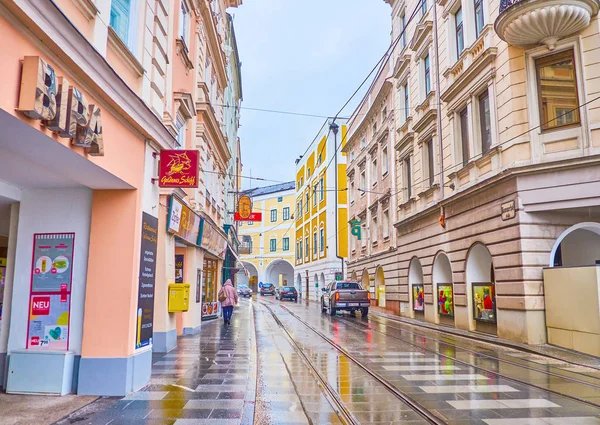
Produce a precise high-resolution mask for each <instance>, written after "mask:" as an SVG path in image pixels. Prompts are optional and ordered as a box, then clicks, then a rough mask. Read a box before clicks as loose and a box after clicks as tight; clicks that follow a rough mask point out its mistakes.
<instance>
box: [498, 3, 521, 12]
mask: <svg viewBox="0 0 600 425" xmlns="http://www.w3.org/2000/svg"><path fill="white" fill-rule="evenodd" d="M522 1H523V0H500V13H502V12H504V11H505V10H506V9H508V8H509V7H511V6H514V5H515V4H517V3H521V2H522Z"/></svg>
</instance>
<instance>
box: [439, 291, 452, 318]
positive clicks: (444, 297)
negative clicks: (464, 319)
mask: <svg viewBox="0 0 600 425" xmlns="http://www.w3.org/2000/svg"><path fill="white" fill-rule="evenodd" d="M453 298H454V293H453V290H452V284H451V283H439V284H438V314H439V315H440V316H450V317H453V316H454V303H453Z"/></svg>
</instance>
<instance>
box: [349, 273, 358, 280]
mask: <svg viewBox="0 0 600 425" xmlns="http://www.w3.org/2000/svg"><path fill="white" fill-rule="evenodd" d="M350 280H352V281H354V282H358V276H357V274H356V271H353V272H352V274H351V275H350Z"/></svg>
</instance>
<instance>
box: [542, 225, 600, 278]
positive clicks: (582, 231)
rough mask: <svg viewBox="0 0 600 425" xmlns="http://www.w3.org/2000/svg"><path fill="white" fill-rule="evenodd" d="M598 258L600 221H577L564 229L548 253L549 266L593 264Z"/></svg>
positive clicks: (599, 253) (599, 256) (599, 250)
mask: <svg viewBox="0 0 600 425" xmlns="http://www.w3.org/2000/svg"><path fill="white" fill-rule="evenodd" d="M597 260H600V223H594V222H588V223H579V224H576V225H575V226H572V227H570V228H568V229H567V230H565V231H564V232H563V233H562V234H561V235H560V236H559V237H558V239H557V240H556V242H555V243H554V246H553V247H552V252H551V253H550V267H584V266H594V265H595V264H596V261H597Z"/></svg>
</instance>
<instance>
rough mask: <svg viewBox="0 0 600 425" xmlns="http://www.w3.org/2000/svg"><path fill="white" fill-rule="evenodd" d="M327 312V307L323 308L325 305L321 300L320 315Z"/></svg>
mask: <svg viewBox="0 0 600 425" xmlns="http://www.w3.org/2000/svg"><path fill="white" fill-rule="evenodd" d="M326 311H327V307H325V303H324V302H323V300H321V313H325V312H326Z"/></svg>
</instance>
